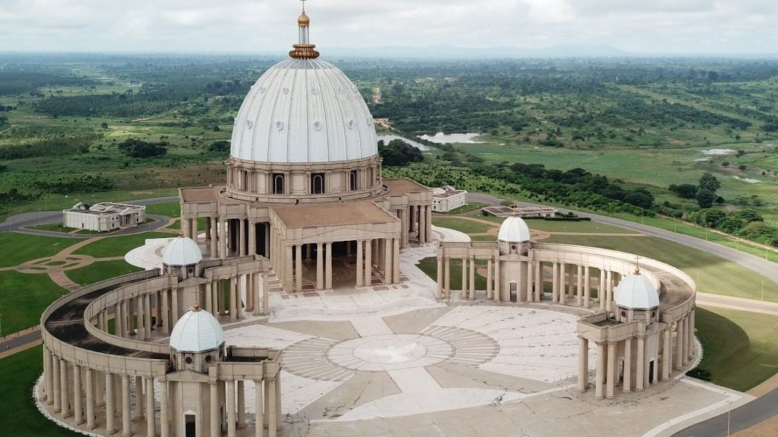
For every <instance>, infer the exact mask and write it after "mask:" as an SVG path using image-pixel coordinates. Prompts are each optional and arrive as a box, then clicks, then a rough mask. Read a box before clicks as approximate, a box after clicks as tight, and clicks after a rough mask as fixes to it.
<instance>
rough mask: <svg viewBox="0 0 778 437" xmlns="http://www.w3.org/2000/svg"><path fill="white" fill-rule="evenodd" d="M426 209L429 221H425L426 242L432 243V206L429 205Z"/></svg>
mask: <svg viewBox="0 0 778 437" xmlns="http://www.w3.org/2000/svg"><path fill="white" fill-rule="evenodd" d="M424 209H425V212H426V215H427V220H425V226H426V227H427V230H426V231H425V232H424V235H425V237H426V238H427V241H425V242H426V243H429V242H430V241H432V206H431V205H427V206H426V207H425V208H424Z"/></svg>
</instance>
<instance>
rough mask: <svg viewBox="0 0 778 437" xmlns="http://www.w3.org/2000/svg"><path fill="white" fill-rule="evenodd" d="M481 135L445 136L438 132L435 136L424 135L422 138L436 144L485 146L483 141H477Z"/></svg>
mask: <svg viewBox="0 0 778 437" xmlns="http://www.w3.org/2000/svg"><path fill="white" fill-rule="evenodd" d="M480 135H481V134H444V133H443V132H438V133H436V134H435V135H433V136H429V135H424V136H422V137H421V138H422V139H424V140H427V141H432V142H433V143H436V144H483V143H482V142H481V141H475V138H476V137H478V136H480Z"/></svg>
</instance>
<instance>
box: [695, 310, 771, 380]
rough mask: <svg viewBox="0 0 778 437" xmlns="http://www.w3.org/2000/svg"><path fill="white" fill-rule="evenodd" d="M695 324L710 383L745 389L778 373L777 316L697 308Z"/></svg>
mask: <svg viewBox="0 0 778 437" xmlns="http://www.w3.org/2000/svg"><path fill="white" fill-rule="evenodd" d="M696 325H697V336H698V337H699V339H700V341H701V342H702V345H703V348H704V351H705V353H704V354H703V358H702V362H701V363H700V366H699V368H700V369H704V370H707V371H709V372H711V379H712V382H714V383H716V384H720V385H723V386H725V387H729V388H732V389H735V390H739V391H746V390H750V389H751V388H753V387H756V386H757V385H759V384H760V383H762V382H764V381H766V380H767V379H768V378H770V377H771V376H773V375H774V374H775V373H776V372H778V317H774V316H768V315H764V314H756V313H748V312H742V311H734V310H728V309H720V308H705V309H704V308H698V309H697V316H696Z"/></svg>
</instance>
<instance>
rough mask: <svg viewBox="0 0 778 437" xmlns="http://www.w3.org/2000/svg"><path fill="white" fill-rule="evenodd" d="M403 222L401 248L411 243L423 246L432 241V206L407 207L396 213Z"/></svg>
mask: <svg viewBox="0 0 778 437" xmlns="http://www.w3.org/2000/svg"><path fill="white" fill-rule="evenodd" d="M398 217H399V218H400V220H402V222H403V226H402V247H403V248H405V247H408V246H409V245H410V243H411V241H413V242H416V243H418V244H425V243H429V242H431V241H432V205H408V206H407V207H405V208H403V209H400V210H399V211H398Z"/></svg>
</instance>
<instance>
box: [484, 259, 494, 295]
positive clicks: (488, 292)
mask: <svg viewBox="0 0 778 437" xmlns="http://www.w3.org/2000/svg"><path fill="white" fill-rule="evenodd" d="M492 268H493V267H492V259H491V258H489V260H488V261H486V299H487V300H489V299H491V298H492Z"/></svg>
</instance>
